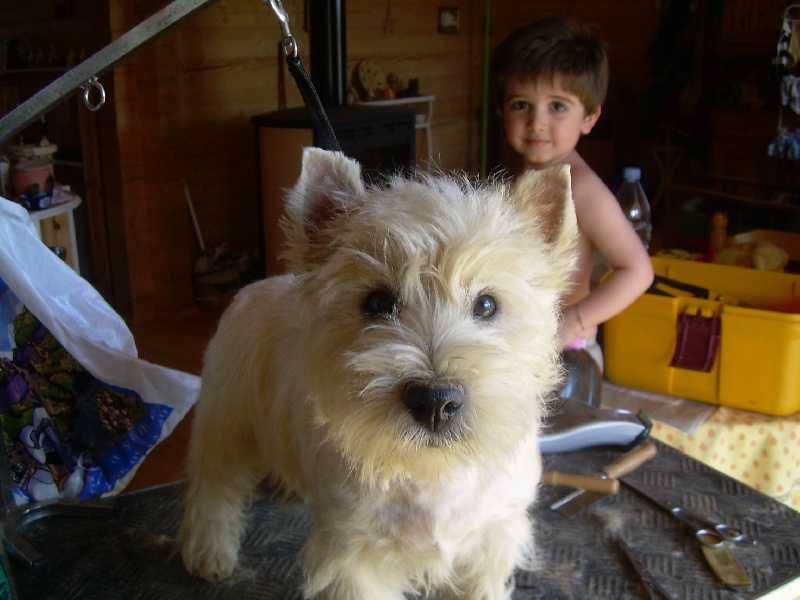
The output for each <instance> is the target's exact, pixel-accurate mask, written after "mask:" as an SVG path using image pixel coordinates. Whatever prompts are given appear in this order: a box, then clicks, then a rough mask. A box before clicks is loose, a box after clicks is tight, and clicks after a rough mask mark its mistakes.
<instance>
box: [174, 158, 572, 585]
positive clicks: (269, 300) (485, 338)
mask: <svg viewBox="0 0 800 600" xmlns="http://www.w3.org/2000/svg"><path fill="white" fill-rule="evenodd" d="M576 228H577V224H576V220H575V214H574V209H573V205H572V200H571V195H570V180H569V172H568V170H567V168H566V167H563V168H556V169H548V170H545V171H540V172H531V173H528V174H526V175H524V176H523V177H521V178H520V179H519V180H518V181H517V182H516V184H514V185H513V186H512V185H509V184H505V183H501V182H494V183H492V184H473V183H470V182H469V181H467V179H466V177H454V176H445V175H440V176H436V177H426V178H423V179H421V180H410V179H405V178H401V177H396V178H393V179H392V180H391V181H390V182H389V183H388V185H385V186H382V187H378V186H375V187H370V188H365V186H364V184H363V183H362V180H361V172H360V167H359V165H358V163H356V162H354V161H352V160H350V159H348V158H346V157H345V156H343V155H341V154H338V153H330V152H325V151H322V150H318V149H307V150H306V151H305V152H304V155H303V168H302V174H301V176H300V179H299V181H298V182H297V184H296V185H295V187H294V189H292V190H291V191H290V192H289V194H288V199H287V218H286V219H285V221H284V230H285V233H286V236H287V245H288V250H287V253H286V258H287V260H288V261H289V263H290V271H291V274H289V275H284V276H281V277H273V278H269V279H266V280H264V281H261V282H258V283H254V284H252V285H250V286H248V287H246V288H244V289H243V290H242V291H241V292H240V293H239V294H238V296H237V297H236V298H235V300H234V301H233V303H232V305H231V306H230V308H229V309H228V310H227V312H226V313H225V315H224V316H223V317H222V319H221V322H220V325H219V330H218V331H217V333H216V334H215V336H214V338H213V339H212V340H211V343H210V345H209V347H208V350H207V354H206V358H205V366H204V370H203V383H202V391H201V394H200V400H199V402H198V405H197V411H196V415H195V420H194V424H193V431H192V438H191V446H190V452H189V464H188V474H189V486H188V491H187V495H186V499H185V508H186V512H185V516H184V518H183V522H182V524H181V529H180V535H179V541H180V544H181V547H182V554H183V559H184V562H185V564H186V567H187V568H188V569H189V570H190V571H193V572H196V573H198V574H199V575H201V576H202V577H204V578H207V579H211V580H214V579H218V578H224V577H227V576H229V575H231V573H232V571H233V570H234V568H235V566H236V563H237V553H238V551H239V544H240V537H241V535H242V529H243V511H244V510H245V508H246V503H247V500H248V498H249V495H250V494H251V493H252V491H253V489H254V487H255V486H256V485H257V484H258V483H259V482H260V481H261V480H263V479H264V478H265V477H266V476H267V475H270V476H272V477H273V478H276V479H277V480H279V481H280V482H281V484H282V486H283V487H284V489H285V490H286V491H287V492H289V493H294V494H297V495H299V496H300V497H302V498H304V499H305V500H307V502H308V503H309V504H310V506H311V508H312V511H313V518H314V527H313V530H312V531H311V534H310V536H309V539H308V541H307V543H306V544H305V547H304V549H303V552H302V563H303V568H304V572H305V584H304V590H303V591H304V593H305V595H306V596H307V597H310V598H329V599H336V600H350V599H353V600H355V599H359V600H393V599H397V600H400V599H402V598H404V597H405V595H406V594H427V595H433V594H437V595H439V596H442V597H448V598H450V597H452V598H468V599H479V598H481V599H499V598H508V597H510V595H511V591H512V589H513V572H514V569H515V567H517V566H524V565H526V564H528V562H527V561H528V559H529V557H530V552H531V550H532V549H533V546H532V526H531V523H530V520H529V516H528V507H529V505H530V504H531V503H532V502H533V501H534V498H535V496H536V490H537V485H538V482H539V478H540V475H541V457H540V454H539V449H538V433H539V429H540V421H541V418H542V416H543V406H544V398H545V396H546V395H547V394H548V393H549V392H550V391H551V390H553V389H554V388H555V386H556V385H557V383H558V381H559V369H558V352H559V348H558V344H557V339H556V329H557V326H558V320H559V302H560V297H561V296H562V294H563V293H564V291H565V290H566V289H567V285H568V283H567V282H568V273H569V271H570V269H571V268H572V267H573V262H574V256H575V253H574V249H573V246H574V237H575V233H576Z"/></svg>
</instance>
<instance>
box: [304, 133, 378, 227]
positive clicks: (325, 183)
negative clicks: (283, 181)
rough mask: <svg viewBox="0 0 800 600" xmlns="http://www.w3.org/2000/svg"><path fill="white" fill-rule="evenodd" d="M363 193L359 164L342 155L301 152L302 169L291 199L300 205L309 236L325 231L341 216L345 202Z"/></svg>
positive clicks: (323, 152)
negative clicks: (296, 200) (294, 199)
mask: <svg viewBox="0 0 800 600" xmlns="http://www.w3.org/2000/svg"><path fill="white" fill-rule="evenodd" d="M363 191H364V183H363V182H362V181H361V165H359V164H358V162H356V161H355V160H353V159H351V158H348V157H346V156H345V155H344V154H342V153H341V152H328V151H326V150H320V149H319V148H305V149H304V150H303V169H302V171H301V173H300V179H299V180H298V182H297V184H296V186H295V192H296V195H295V194H293V195H292V196H293V197H294V198H296V199H298V200H300V201H301V202H302V209H301V211H300V212H301V213H302V216H303V221H304V224H305V227H306V229H307V230H308V231H309V233H312V234H314V233H316V232H318V231H319V230H321V229H324V228H325V226H326V225H327V224H328V222H330V221H333V220H334V219H336V217H337V216H339V215H340V214H341V213H342V212H344V207H345V204H346V201H347V199H348V198H350V197H352V196H354V195H356V194H360V193H361V192H363Z"/></svg>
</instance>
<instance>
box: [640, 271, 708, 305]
mask: <svg viewBox="0 0 800 600" xmlns="http://www.w3.org/2000/svg"><path fill="white" fill-rule="evenodd" d="M660 286H668V287H671V288H675V289H677V290H683V291H684V292H689V293H690V294H691V295H692V296H693V297H695V298H704V299H706V300H708V299H709V296H710V295H711V292H710V291H709V290H708V288H704V287H700V286H699V285H692V284H691V283H686V282H684V281H678V280H677V279H670V278H669V277H664V276H663V275H656V276H654V277H653V283H652V284H650V287H649V288H648V290H647V292H646V293H647V294H654V295H656V296H669V297H671V298H675V297H676V296H675V294H673V293H671V292H669V291H667V290H665V289H662V288H661V287H660Z"/></svg>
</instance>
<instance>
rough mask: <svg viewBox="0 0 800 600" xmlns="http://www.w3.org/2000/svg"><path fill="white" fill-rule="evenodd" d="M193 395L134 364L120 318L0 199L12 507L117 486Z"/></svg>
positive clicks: (166, 374) (3, 399)
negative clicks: (13, 502) (13, 503)
mask: <svg viewBox="0 0 800 600" xmlns="http://www.w3.org/2000/svg"><path fill="white" fill-rule="evenodd" d="M199 390H200V378H199V377H197V376H195V375H191V374H189V373H184V372H181V371H176V370H173V369H168V368H166V367H162V366H159V365H154V364H152V363H149V362H147V361H144V360H141V359H139V358H138V356H137V351H136V345H135V342H134V339H133V336H132V334H131V332H130V330H129V329H128V327H127V325H126V324H125V322H124V320H123V319H122V318H121V317H120V316H119V315H118V314H117V313H116V312H115V311H114V309H113V308H111V306H109V305H108V303H107V302H106V301H105V300H104V299H103V297H102V296H101V295H100V294H99V293H98V292H97V290H95V289H94V288H93V287H92V286H91V285H89V283H88V282H87V281H86V280H84V279H83V278H81V277H80V276H79V275H78V274H77V273H75V272H74V271H73V270H72V269H71V268H70V267H69V266H68V265H66V264H65V263H64V262H63V261H62V260H61V259H59V258H58V257H57V256H56V255H55V254H54V253H53V252H52V251H51V250H50V249H49V248H47V246H45V245H44V244H43V243H42V242H41V241H40V240H39V236H38V234H37V231H36V228H35V226H34V224H33V221H32V220H31V219H30V217H29V216H28V213H27V211H26V210H25V209H24V208H22V207H21V206H19V205H18V204H15V203H13V202H11V201H9V200H6V199H5V198H2V197H0V423H2V429H3V435H4V439H5V447H6V456H7V457H8V461H7V463H8V464H7V466H3V467H2V468H8V469H9V470H10V473H11V484H12V487H13V491H14V500H15V502H16V503H17V504H24V503H25V502H29V501H37V500H49V499H54V498H68V497H82V498H85V497H96V496H101V495H106V494H109V493H117V492H119V491H121V490H122V489H123V488H124V487H125V485H127V483H128V482H129V481H130V480H131V478H132V477H133V475H134V474H135V472H136V469H137V468H138V466H139V465H140V464H141V461H142V460H143V459H144V458H145V456H146V455H147V453H149V452H150V450H152V448H153V447H154V446H155V445H156V444H158V443H159V442H160V441H161V440H162V439H164V438H165V437H167V436H168V435H169V434H170V433H171V432H172V430H173V429H174V428H175V426H176V425H177V424H178V422H179V421H180V420H181V419H182V418H183V417H184V416H185V415H186V413H187V412H188V410H189V409H190V408H191V406H192V405H193V404H194V402H195V401H196V400H197V395H198V393H199ZM5 462H6V461H0V465H2V463H5ZM3 475H4V476H3V478H2V479H3V480H5V481H7V480H8V478H7V477H6V476H5V474H3Z"/></svg>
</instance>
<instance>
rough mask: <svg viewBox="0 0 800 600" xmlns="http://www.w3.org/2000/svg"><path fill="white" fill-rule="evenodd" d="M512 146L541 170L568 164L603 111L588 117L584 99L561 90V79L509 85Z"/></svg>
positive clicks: (506, 113)
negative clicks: (569, 158) (582, 139)
mask: <svg viewBox="0 0 800 600" xmlns="http://www.w3.org/2000/svg"><path fill="white" fill-rule="evenodd" d="M501 114H502V116H503V122H504V125H505V130H506V137H507V138H508V141H509V143H510V144H511V147H512V148H514V150H516V151H517V152H518V153H519V154H521V155H522V157H523V158H524V159H525V163H526V166H528V167H533V168H537V169H541V168H544V167H550V166H553V165H557V164H562V163H564V162H566V159H567V158H568V157H569V155H570V154H571V153H572V151H573V150H574V149H575V145H576V144H577V143H578V140H579V139H580V137H581V135H585V134H587V133H589V132H590V131H591V130H592V127H594V124H595V123H596V122H597V119H598V118H599V117H600V109H599V108H598V109H597V110H596V111H595V112H594V113H591V114H587V113H586V109H585V108H584V106H583V103H582V102H581V101H580V99H579V98H578V97H577V96H576V95H575V94H572V93H569V92H567V91H565V90H564V88H563V87H561V84H560V81H559V78H558V77H556V79H555V81H554V82H553V83H552V84H551V83H550V82H549V81H546V80H539V81H522V80H520V79H517V78H513V77H510V78H509V79H508V81H507V82H506V92H505V100H504V102H503V109H502V112H501Z"/></svg>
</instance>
